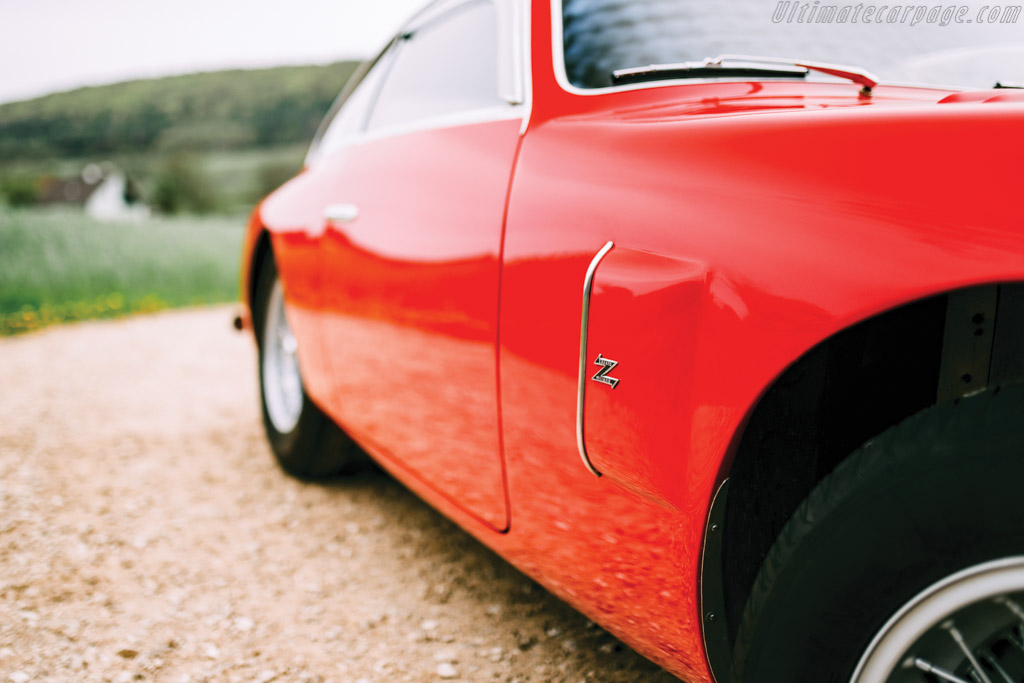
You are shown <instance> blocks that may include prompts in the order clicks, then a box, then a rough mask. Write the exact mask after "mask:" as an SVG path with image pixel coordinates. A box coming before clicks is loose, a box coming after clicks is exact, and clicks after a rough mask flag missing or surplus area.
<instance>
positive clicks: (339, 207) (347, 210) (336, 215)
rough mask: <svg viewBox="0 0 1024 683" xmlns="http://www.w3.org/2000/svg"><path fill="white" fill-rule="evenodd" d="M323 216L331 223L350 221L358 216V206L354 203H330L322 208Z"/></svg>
mask: <svg viewBox="0 0 1024 683" xmlns="http://www.w3.org/2000/svg"><path fill="white" fill-rule="evenodd" d="M324 218H326V219H327V220H328V221H329V222H331V223H351V222H352V221H354V220H355V219H357V218H359V207H358V206H356V205H355V204H330V205H328V206H327V207H325V208H324Z"/></svg>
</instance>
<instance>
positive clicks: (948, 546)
mask: <svg viewBox="0 0 1024 683" xmlns="http://www.w3.org/2000/svg"><path fill="white" fill-rule="evenodd" d="M1022 443H1024V391H1022V389H1021V387H1020V386H1013V387H1006V388H1003V389H1002V390H1000V389H993V390H990V391H987V392H984V393H982V394H979V395H976V396H973V397H970V398H966V399H961V400H959V401H957V402H956V403H953V404H947V405H943V406H938V407H935V408H931V409H929V410H926V411H924V412H922V413H919V414H917V415H915V416H913V417H910V418H908V419H907V420H905V421H904V422H902V423H901V424H899V425H897V426H895V427H893V428H892V429H889V430H888V431H886V432H884V433H883V434H882V435H881V436H879V437H877V438H875V439H873V440H871V441H869V442H868V443H867V444H865V445H864V446H863V447H861V448H860V449H858V450H857V451H855V452H854V453H853V454H852V455H851V456H850V457H849V458H848V459H847V460H845V461H844V462H843V463H842V464H841V465H840V466H839V467H838V468H836V470H835V471H834V472H833V473H832V474H830V475H829V476H828V477H826V478H825V479H824V480H822V482H821V483H820V484H819V485H818V486H817V487H816V488H815V489H814V490H813V492H812V493H811V494H810V496H808V498H807V499H806V500H805V501H804V502H803V504H802V505H801V506H800V507H799V508H798V509H797V511H796V513H794V515H793V517H792V518H791V519H790V520H789V522H788V523H787V524H786V526H785V527H784V529H783V531H782V533H781V534H780V535H779V537H778V539H777V540H776V542H775V544H774V545H773V546H772V548H771V550H770V552H769V554H768V556H767V558H766V560H765V563H764V565H763V566H762V568H761V571H760V574H759V575H758V577H757V579H756V581H755V584H754V588H753V590H752V592H751V595H750V598H749V600H748V602H747V605H746V609H745V612H744V615H743V618H742V621H741V623H740V625H739V628H738V631H737V636H736V643H735V647H734V654H735V657H734V665H733V671H732V674H731V675H732V680H733V681H744V682H748V683H772V682H773V681H778V682H779V683H802V682H806V683H830V682H842V683H848V682H849V681H850V680H851V676H852V675H853V673H854V670H855V668H856V666H857V664H858V661H859V660H860V658H861V656H862V655H863V653H864V652H865V650H866V648H867V647H868V645H869V644H870V643H871V640H872V638H873V636H874V635H875V634H876V633H878V632H879V631H880V629H882V627H883V625H884V624H885V622H886V621H887V620H888V619H889V617H890V616H892V615H893V614H894V613H895V612H896V611H897V610H898V609H899V608H900V607H901V606H903V605H904V604H905V603H907V602H908V601H909V600H911V599H912V598H913V597H914V596H916V595H918V593H920V592H921V591H922V590H924V589H925V588H928V587H930V586H932V585H933V584H935V583H936V582H937V581H939V580H941V579H943V578H946V577H948V576H950V575H951V574H954V573H956V572H958V571H960V570H962V569H964V568H966V567H974V566H976V565H978V564H980V563H983V562H986V561H989V560H995V559H999V558H1006V557H1011V556H1019V555H1024V497H1022V495H1021V492H1022V485H1024V445H1022ZM920 680H922V681H925V680H931V679H929V678H926V677H923V676H922V678H921V679H920ZM879 683H881V682H879Z"/></svg>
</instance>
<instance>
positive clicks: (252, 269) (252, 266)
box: [243, 226, 274, 329]
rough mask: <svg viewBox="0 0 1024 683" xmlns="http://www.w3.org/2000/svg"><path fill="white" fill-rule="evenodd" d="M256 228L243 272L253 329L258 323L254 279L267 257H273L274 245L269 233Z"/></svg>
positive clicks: (245, 295)
mask: <svg viewBox="0 0 1024 683" xmlns="http://www.w3.org/2000/svg"><path fill="white" fill-rule="evenodd" d="M257 230H258V232H257V233H256V237H255V239H254V241H253V246H252V249H251V252H250V253H251V256H250V258H249V264H248V270H247V271H246V272H245V273H244V274H243V278H244V284H245V292H244V294H243V296H244V300H245V305H246V306H247V307H248V308H249V319H250V320H252V323H253V326H254V329H259V328H258V325H259V323H260V321H259V320H257V319H256V316H257V315H258V314H259V312H258V311H257V310H256V280H257V279H258V278H259V276H260V271H261V270H262V269H263V265H264V264H265V263H266V261H267V259H272V258H274V247H273V244H272V243H271V241H270V233H269V232H268V231H267V229H266V228H264V227H262V226H260V227H258V228H257Z"/></svg>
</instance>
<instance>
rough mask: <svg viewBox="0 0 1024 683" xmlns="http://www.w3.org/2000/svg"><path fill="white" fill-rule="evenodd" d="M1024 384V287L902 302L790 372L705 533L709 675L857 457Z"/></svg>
mask: <svg viewBox="0 0 1024 683" xmlns="http://www.w3.org/2000/svg"><path fill="white" fill-rule="evenodd" d="M1020 380H1024V282H1014V283H1003V284H996V283H992V284H985V285H979V286H973V287H967V288H961V289H954V290H950V291H947V292H945V293H942V294H938V295H934V296H930V297H928V298H924V299H920V300H916V301H912V302H909V303H905V304H903V305H900V306H898V307H895V308H892V309H889V310H887V311H884V312H882V313H879V314H877V315H874V316H872V317H871V318H868V319H866V320H863V321H860V322H858V323H856V324H854V325H852V326H850V327H848V328H846V329H844V330H842V331H840V332H838V333H836V334H835V335H833V336H831V337H829V338H828V339H826V340H824V341H822V342H821V343H819V344H818V345H816V346H815V347H813V348H812V349H810V350H809V351H807V352H806V353H805V354H804V355H803V356H801V357H800V358H799V359H798V360H797V361H795V362H794V363H793V364H792V365H790V366H789V367H788V368H787V369H786V370H785V371H783V372H782V373H781V374H780V375H779V376H778V377H777V378H776V379H775V380H774V381H773V382H772V383H771V384H770V385H769V386H768V387H767V388H766V390H765V391H764V392H763V393H762V394H761V397H760V398H759V400H758V401H757V403H756V404H755V405H754V406H753V408H752V409H751V410H750V411H749V413H748V415H747V419H746V420H745V421H744V427H743V428H742V431H741V432H739V433H738V434H737V436H736V438H734V440H733V443H734V447H733V448H732V449H731V450H732V453H733V457H732V460H731V463H730V464H729V466H728V470H727V471H726V472H724V473H723V479H724V480H725V483H724V484H723V486H722V488H721V489H720V490H719V492H718V494H717V495H716V497H715V499H714V501H713V503H712V508H711V511H710V514H709V522H708V525H707V531H706V533H705V539H704V541H705V543H704V567H703V571H702V581H701V602H702V613H703V618H704V632H705V643H706V646H707V651H708V657H709V660H710V664H711V667H712V670H713V671H715V675H716V676H717V678H718V679H719V680H725V679H726V678H727V676H726V675H725V674H724V673H722V672H724V671H726V670H727V668H728V666H729V665H730V663H731V659H732V653H731V648H732V643H733V641H734V640H735V636H736V625H737V624H738V623H739V619H740V616H741V614H742V611H743V609H744V606H745V604H746V601H747V598H748V596H749V594H750V591H751V587H752V585H753V582H754V579H755V578H756V575H757V572H758V570H759V568H760V566H761V564H762V562H763V561H764V558H765V557H766V555H767V553H768V550H769V549H770V548H771V545H772V543H773V542H774V540H775V538H776V537H777V536H778V534H779V532H780V531H781V529H782V527H783V526H784V525H785V523H786V521H787V520H788V519H789V517H790V516H791V515H792V513H793V512H794V511H795V510H796V508H797V507H798V506H799V505H800V503H801V502H802V501H803V499H804V498H805V497H806V496H807V495H808V494H809V493H810V491H811V490H812V489H813V488H814V487H815V485H816V484H817V483H818V482H820V481H821V480H822V479H823V478H824V477H825V476H827V475H828V474H829V473H830V472H831V471H832V470H834V469H835V467H836V466H837V465H838V464H839V463H840V462H842V461H843V460H844V459H845V458H846V457H847V456H848V455H849V454H850V453H851V452H852V451H854V450H855V449H856V448H857V447H858V446H860V445H861V444H863V443H864V442H865V441H867V440H869V439H870V438H872V437H874V436H876V435H878V434H880V433H881V432H883V431H885V430H886V429H888V428H889V427H891V426H893V425H895V424H897V423H899V422H901V421H902V420H903V419H905V418H907V417H909V416H910V415H913V414H914V413H917V412H919V411H921V410H924V409H926V408H928V407H930V406H932V405H935V404H936V403H940V402H945V401H951V400H955V399H956V398H958V397H960V396H964V395H969V394H971V393H975V392H978V391H981V390H984V389H985V388H986V387H987V386H996V385H998V384H1000V383H1005V382H1010V381H1020Z"/></svg>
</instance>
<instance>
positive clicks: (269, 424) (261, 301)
mask: <svg viewBox="0 0 1024 683" xmlns="http://www.w3.org/2000/svg"><path fill="white" fill-rule="evenodd" d="M277 280H278V274H277V266H276V264H275V263H274V260H273V258H267V259H266V260H265V261H264V262H263V265H262V266H261V268H260V272H259V275H258V276H257V280H256V289H255V296H254V297H253V327H254V329H255V332H256V342H257V344H258V347H259V367H258V368H257V371H258V373H259V377H260V406H261V408H262V412H263V427H264V430H265V431H266V434H267V439H268V441H270V447H271V450H273V452H274V456H275V457H276V458H277V462H278V464H280V466H281V468H282V469H283V470H284V471H286V472H287V473H288V474H291V475H292V476H295V477H298V478H300V479H322V478H324V477H329V476H332V475H336V474H341V473H346V472H349V471H352V470H353V469H356V467H357V466H358V464H359V463H360V461H361V451H360V450H359V447H358V446H356V444H355V443H354V442H353V441H352V440H351V439H350V438H349V437H348V436H347V435H346V434H345V433H344V432H343V431H341V429H340V428H339V427H338V426H337V425H336V424H334V422H333V421H332V420H331V419H330V418H329V417H327V416H326V415H325V414H324V413H323V411H321V410H320V408H319V407H317V405H316V404H315V403H313V401H311V400H310V398H309V396H308V395H307V394H306V391H305V389H303V390H302V407H301V412H300V413H299V418H298V421H297V423H296V424H295V426H294V428H292V429H290V430H288V431H287V432H281V431H279V430H278V429H277V428H276V427H275V426H274V422H273V420H272V419H271V417H270V414H269V411H268V407H267V387H266V381H265V378H264V372H263V368H264V362H265V353H266V344H265V340H264V335H265V329H264V327H265V324H266V320H267V316H268V313H269V311H268V308H269V306H270V302H271V294H272V292H273V290H274V286H275V284H276V283H277Z"/></svg>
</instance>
